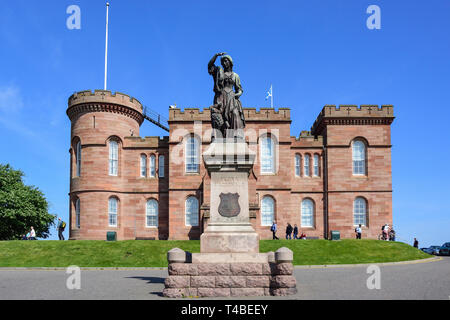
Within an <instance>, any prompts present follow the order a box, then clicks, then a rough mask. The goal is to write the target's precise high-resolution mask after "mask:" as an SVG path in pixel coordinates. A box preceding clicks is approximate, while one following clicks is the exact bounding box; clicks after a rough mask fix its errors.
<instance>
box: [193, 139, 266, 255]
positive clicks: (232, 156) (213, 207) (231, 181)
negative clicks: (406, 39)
mask: <svg viewBox="0 0 450 320" xmlns="http://www.w3.org/2000/svg"><path fill="white" fill-rule="evenodd" d="M203 159H204V162H205V166H206V168H207V170H208V172H209V174H210V175H211V198H210V219H209V223H208V227H207V228H206V230H205V232H204V233H203V234H202V235H201V238H200V251H201V253H202V254H203V253H259V235H258V234H257V233H256V232H255V230H254V229H253V227H252V225H251V223H250V213H249V199H248V176H249V174H250V170H251V169H252V167H253V163H254V160H255V153H254V152H251V151H250V150H249V149H248V146H247V143H245V141H243V140H237V141H235V140H232V139H217V140H216V141H215V142H214V143H212V144H211V145H210V147H209V148H208V149H207V150H206V151H205V152H204V153H203ZM211 257H213V256H211ZM241 257H242V255H241Z"/></svg>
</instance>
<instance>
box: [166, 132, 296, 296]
mask: <svg viewBox="0 0 450 320" xmlns="http://www.w3.org/2000/svg"><path fill="white" fill-rule="evenodd" d="M255 156H256V153H255V152H254V151H251V150H249V148H248V145H247V143H246V142H245V141H244V140H242V139H216V140H215V141H214V143H211V145H210V146H209V148H208V149H207V150H206V151H205V152H204V153H203V159H204V162H205V167H206V168H207V170H208V173H209V174H210V176H211V192H210V221H209V223H208V226H207V227H206V230H205V231H204V233H203V234H202V235H201V237H200V253H193V254H190V253H188V252H184V251H183V250H181V249H178V248H175V249H172V250H170V251H169V252H168V254H167V259H168V261H169V277H168V278H166V280H165V289H164V292H163V295H164V296H165V297H170V298H182V297H230V296H269V295H273V296H284V295H290V294H295V293H296V292H297V289H296V281H295V278H294V276H293V275H292V272H293V270H294V267H293V265H292V260H293V253H292V251H291V250H289V249H287V248H280V249H278V250H277V251H276V252H270V253H260V252H259V235H258V234H257V233H256V231H255V230H254V229H253V227H252V224H251V223H250V214H249V194H248V176H249V174H250V172H251V170H252V167H253V163H254V160H255Z"/></svg>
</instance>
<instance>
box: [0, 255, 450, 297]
mask: <svg viewBox="0 0 450 320" xmlns="http://www.w3.org/2000/svg"><path fill="white" fill-rule="evenodd" d="M367 268H368V266H351V267H312V268H296V269H295V277H296V278H297V287H298V293H297V294H296V295H294V296H289V297H284V298H274V297H264V298H261V297H258V299H259V300H261V299H302V300H303V299H311V300H321V299H331V300H340V299H345V300H352V299H357V300H361V299H362V300H366V299H369V300H371V299H377V300H378V299H400V300H403V299H407V300H410V299H412V300H424V299H433V300H449V299H450V257H441V260H440V261H433V262H421V263H411V264H398V265H381V266H379V271H380V273H379V275H380V277H379V282H378V283H379V285H380V288H379V289H377V288H374V289H369V288H368V286H367V282H368V279H369V278H370V277H372V278H370V279H369V284H372V285H376V284H377V282H376V281H373V277H374V276H375V274H374V273H373V272H370V273H368V272H367V271H368V270H367ZM70 276H71V274H67V273H66V272H65V271H64V270H56V271H55V270H53V271H50V270H48V271H47V270H4V269H0V299H1V300H10V299H13V300H17V299H26V300H34V299H38V300H47V299H55V300H66V299H70V300H72V299H74V300H76V299H86V300H92V299H93V300H103V299H108V300H114V299H121V300H127V299H133V300H153V299H165V298H164V297H162V296H161V291H162V290H163V288H164V279H165V277H166V276H167V270H157V269H153V270H81V277H80V279H81V282H80V289H79V290H77V289H73V290H69V289H68V288H67V286H66V282H67V280H68V278H69V277H70ZM233 299H235V298H233ZM245 299H254V298H251V297H250V298H245Z"/></svg>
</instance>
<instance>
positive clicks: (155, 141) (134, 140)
mask: <svg viewBox="0 0 450 320" xmlns="http://www.w3.org/2000/svg"><path fill="white" fill-rule="evenodd" d="M124 140H125V146H124V148H130V149H160V148H169V137H168V136H164V137H145V138H143V137H125V138H124Z"/></svg>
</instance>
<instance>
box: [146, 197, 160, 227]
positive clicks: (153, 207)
mask: <svg viewBox="0 0 450 320" xmlns="http://www.w3.org/2000/svg"><path fill="white" fill-rule="evenodd" d="M145 217H146V219H145V221H146V226H147V227H158V201H156V200H154V199H150V200H148V201H147V209H146V211H145Z"/></svg>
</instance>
